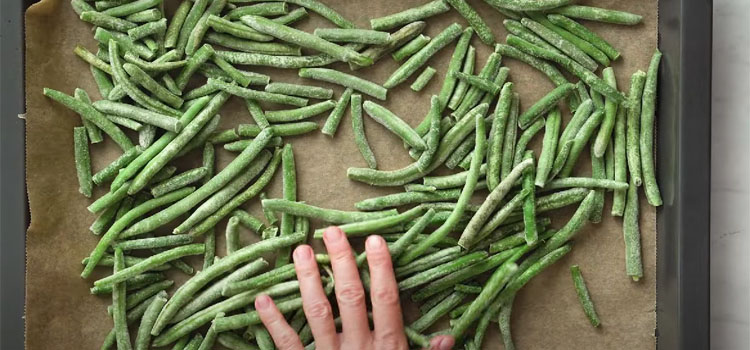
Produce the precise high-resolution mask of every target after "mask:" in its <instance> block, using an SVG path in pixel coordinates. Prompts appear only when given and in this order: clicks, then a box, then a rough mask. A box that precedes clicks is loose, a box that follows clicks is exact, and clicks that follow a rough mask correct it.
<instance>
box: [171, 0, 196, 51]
mask: <svg viewBox="0 0 750 350" xmlns="http://www.w3.org/2000/svg"><path fill="white" fill-rule="evenodd" d="M191 9H192V3H191V2H190V1H186V0H183V1H182V2H181V3H180V6H178V7H177V10H175V12H174V15H172V19H171V21H170V23H169V26H168V27H167V32H166V34H165V36H164V47H166V48H173V47H176V46H177V40H178V38H179V36H180V31H181V29H182V26H183V25H184V23H185V21H186V19H187V16H188V14H189V13H190V10H191ZM191 21H192V19H191ZM193 25H194V24H193ZM190 29H192V28H190ZM186 43H187V41H186Z"/></svg>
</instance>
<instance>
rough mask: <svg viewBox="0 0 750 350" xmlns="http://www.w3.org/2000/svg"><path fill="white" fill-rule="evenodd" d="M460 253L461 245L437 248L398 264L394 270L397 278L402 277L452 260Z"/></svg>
mask: <svg viewBox="0 0 750 350" xmlns="http://www.w3.org/2000/svg"><path fill="white" fill-rule="evenodd" d="M461 255H463V254H462V252H461V247H458V246H453V247H450V248H445V249H443V250H438V251H437V252H434V253H431V254H429V255H426V256H423V257H421V258H418V259H416V260H414V261H412V262H410V263H408V264H405V265H401V266H398V267H396V268H395V270H394V271H395V272H396V276H397V277H398V278H402V277H404V276H407V275H410V274H413V273H418V272H421V271H425V270H427V269H430V268H433V267H435V266H438V265H441V264H444V263H447V262H449V261H453V260H455V259H456V258H458V257H460V256H461Z"/></svg>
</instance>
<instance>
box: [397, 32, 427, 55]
mask: <svg viewBox="0 0 750 350" xmlns="http://www.w3.org/2000/svg"><path fill="white" fill-rule="evenodd" d="M429 42H430V37H429V36H426V35H423V34H419V36H417V37H416V38H414V39H412V40H411V41H409V42H408V43H406V44H405V45H404V46H401V47H400V48H399V49H398V50H396V51H394V52H393V53H392V54H391V56H392V57H393V59H394V60H396V61H399V62H400V61H403V60H404V59H406V58H408V57H409V56H411V55H413V54H415V53H417V52H418V51H419V50H420V49H422V48H423V47H424V46H425V45H427V43H429Z"/></svg>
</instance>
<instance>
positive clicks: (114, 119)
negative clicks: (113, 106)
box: [97, 101, 144, 132]
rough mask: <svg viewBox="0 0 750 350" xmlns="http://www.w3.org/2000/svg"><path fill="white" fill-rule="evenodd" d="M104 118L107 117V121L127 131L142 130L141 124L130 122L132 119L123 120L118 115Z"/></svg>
mask: <svg viewBox="0 0 750 350" xmlns="http://www.w3.org/2000/svg"><path fill="white" fill-rule="evenodd" d="M97 102H98V101H97ZM105 116H106V117H107V119H109V120H110V121H112V122H113V123H115V124H117V125H120V126H122V127H125V128H128V129H130V130H133V131H138V132H140V131H141V130H142V129H143V128H144V125H143V124H141V123H139V122H137V121H135V120H132V119H128V118H125V117H120V116H118V115H111V114H106V115H105Z"/></svg>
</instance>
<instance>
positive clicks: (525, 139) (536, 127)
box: [513, 118, 545, 165]
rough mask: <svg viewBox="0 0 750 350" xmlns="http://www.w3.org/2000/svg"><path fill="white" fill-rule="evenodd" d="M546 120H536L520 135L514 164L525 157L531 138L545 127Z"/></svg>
mask: <svg viewBox="0 0 750 350" xmlns="http://www.w3.org/2000/svg"><path fill="white" fill-rule="evenodd" d="M544 124H545V120H544V118H542V119H537V120H536V121H535V122H533V123H532V124H531V125H529V126H528V128H527V129H526V130H524V131H523V132H522V133H521V136H519V137H518V142H517V143H516V146H515V148H516V152H515V153H516V154H515V156H514V157H513V165H516V164H518V163H519V162H520V161H521V159H523V156H524V153H525V152H526V147H527V146H528V145H529V142H531V139H532V138H534V136H536V134H537V133H538V132H539V131H540V130H542V128H543V127H544Z"/></svg>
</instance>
